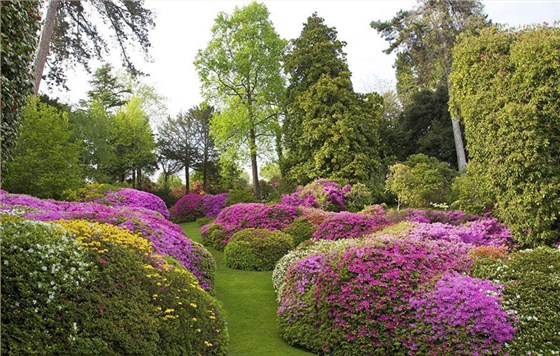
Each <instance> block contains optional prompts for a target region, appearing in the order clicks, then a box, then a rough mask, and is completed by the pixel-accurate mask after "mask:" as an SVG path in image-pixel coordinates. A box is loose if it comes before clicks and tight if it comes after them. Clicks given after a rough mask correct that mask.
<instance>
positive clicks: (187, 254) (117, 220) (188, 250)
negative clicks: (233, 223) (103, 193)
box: [0, 193, 216, 291]
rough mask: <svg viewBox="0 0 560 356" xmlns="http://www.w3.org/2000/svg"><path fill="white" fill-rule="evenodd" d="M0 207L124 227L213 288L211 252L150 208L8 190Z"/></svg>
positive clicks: (39, 217)
mask: <svg viewBox="0 0 560 356" xmlns="http://www.w3.org/2000/svg"><path fill="white" fill-rule="evenodd" d="M22 208H23V209H22ZM0 210H1V211H8V212H16V213H17V212H18V211H19V210H21V211H22V212H21V213H19V215H22V216H23V217H25V218H27V219H32V220H40V221H55V220H61V219H62V220H73V219H82V220H88V221H95V222H100V223H107V224H111V225H115V226H119V227H124V228H126V229H128V230H129V231H131V232H134V233H137V234H139V235H140V236H142V237H143V238H146V239H148V240H150V241H151V242H152V244H153V246H154V250H155V252H156V253H158V254H165V255H169V256H171V257H174V258H175V259H176V260H177V262H179V263H180V264H181V265H183V266H184V267H185V268H186V269H187V270H188V271H190V272H191V273H193V274H194V275H195V277H196V278H197V279H198V280H199V281H200V286H201V287H202V288H204V289H206V290H208V291H210V290H212V288H213V285H214V273H215V270H216V263H215V261H214V259H213V257H212V255H210V253H209V252H208V251H207V250H206V249H205V248H204V247H203V246H202V245H201V244H199V243H196V242H194V241H192V240H190V239H189V238H188V237H187V235H186V234H185V232H184V231H183V229H181V227H180V226H178V225H176V224H174V223H172V222H171V221H169V220H167V219H165V218H163V217H162V216H161V215H160V214H159V213H157V212H155V211H153V210H150V209H146V208H142V207H130V208H126V207H110V206H107V205H103V204H97V203H80V202H58V201H41V199H37V198H33V197H30V196H27V195H20V194H9V193H6V194H1V203H0Z"/></svg>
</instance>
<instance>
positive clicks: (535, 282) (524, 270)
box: [472, 247, 560, 355]
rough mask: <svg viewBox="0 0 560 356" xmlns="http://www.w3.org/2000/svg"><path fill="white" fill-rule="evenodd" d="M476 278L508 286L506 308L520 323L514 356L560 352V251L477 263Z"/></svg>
mask: <svg viewBox="0 0 560 356" xmlns="http://www.w3.org/2000/svg"><path fill="white" fill-rule="evenodd" d="M472 275H473V276H475V277H478V278H487V279H492V280H496V281H500V283H503V284H504V285H505V288H504V291H503V294H504V306H505V307H506V308H507V309H510V310H513V311H514V312H515V316H516V318H517V319H518V324H517V333H516V335H515V337H514V338H513V340H512V341H511V342H509V343H508V346H507V351H509V352H510V353H511V354H512V355H528V354H536V355H554V354H555V353H557V352H558V350H560V324H559V323H558V320H560V307H559V303H558V295H560V249H558V248H550V247H539V248H536V249H534V250H524V251H519V252H517V253H513V254H511V256H510V259H509V260H505V261H504V260H503V259H499V258H498V259H494V260H493V259H490V258H482V259H477V260H475V263H474V265H473V268H472Z"/></svg>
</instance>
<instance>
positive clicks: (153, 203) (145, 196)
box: [95, 188, 169, 219]
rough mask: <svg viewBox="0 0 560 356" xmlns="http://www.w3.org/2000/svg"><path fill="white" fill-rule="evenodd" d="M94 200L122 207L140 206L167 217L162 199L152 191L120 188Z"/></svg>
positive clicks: (166, 210)
mask: <svg viewBox="0 0 560 356" xmlns="http://www.w3.org/2000/svg"><path fill="white" fill-rule="evenodd" d="M95 202H98V203H101V204H105V205H109V206H122V207H140V208H146V209H150V210H154V211H157V212H158V213H160V214H161V215H162V216H163V217H164V218H166V219H168V218H169V210H168V209H167V206H166V205H165V202H164V201H163V199H161V198H160V197H158V196H157V195H154V194H152V193H148V192H143V191H141V190H136V189H131V188H121V189H119V190H118V191H113V190H110V191H108V192H106V193H105V195H104V196H103V198H101V199H99V200H96V201H95Z"/></svg>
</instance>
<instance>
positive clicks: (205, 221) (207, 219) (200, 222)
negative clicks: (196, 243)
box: [196, 217, 216, 227]
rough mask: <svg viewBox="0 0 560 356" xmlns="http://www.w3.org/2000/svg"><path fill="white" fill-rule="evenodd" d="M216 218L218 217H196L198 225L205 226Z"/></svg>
mask: <svg viewBox="0 0 560 356" xmlns="http://www.w3.org/2000/svg"><path fill="white" fill-rule="evenodd" d="M214 220H216V218H214V217H204V218H198V219H196V223H197V224H198V226H201V227H202V226H204V225H207V224H210V223H212V221H214Z"/></svg>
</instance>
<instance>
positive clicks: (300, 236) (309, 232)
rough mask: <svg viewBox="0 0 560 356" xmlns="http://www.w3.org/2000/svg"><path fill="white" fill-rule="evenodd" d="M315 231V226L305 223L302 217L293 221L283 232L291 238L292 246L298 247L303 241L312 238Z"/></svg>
mask: <svg viewBox="0 0 560 356" xmlns="http://www.w3.org/2000/svg"><path fill="white" fill-rule="evenodd" d="M315 230H317V226H315V224H313V223H311V222H309V221H307V220H306V219H305V218H304V217H299V218H297V219H295V220H294V221H293V222H292V223H291V224H290V225H289V226H288V227H287V228H285V229H284V232H285V233H286V234H288V235H290V236H291V237H292V239H293V240H294V246H298V245H299V244H301V243H302V242H303V241H306V240H309V239H310V238H312V237H313V233H314V232H315Z"/></svg>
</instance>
